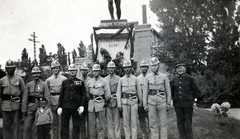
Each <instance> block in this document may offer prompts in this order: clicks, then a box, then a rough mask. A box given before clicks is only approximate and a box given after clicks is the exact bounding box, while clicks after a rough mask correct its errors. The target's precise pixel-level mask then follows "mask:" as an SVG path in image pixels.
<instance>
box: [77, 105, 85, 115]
mask: <svg viewBox="0 0 240 139" xmlns="http://www.w3.org/2000/svg"><path fill="white" fill-rule="evenodd" d="M77 111H78V114H79V115H81V114H82V113H83V111H84V107H83V106H80V107H79V108H78V110H77Z"/></svg>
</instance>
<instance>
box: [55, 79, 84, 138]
mask: <svg viewBox="0 0 240 139" xmlns="http://www.w3.org/2000/svg"><path fill="white" fill-rule="evenodd" d="M85 94H86V90H85V85H84V82H83V81H82V80H80V79H78V78H73V79H70V78H69V79H66V80H64V81H63V83H62V86H61V91H60V97H59V106H58V107H59V108H62V109H63V110H62V117H61V139H68V138H69V121H70V118H71V116H72V120H73V121H72V123H73V133H72V138H73V139H79V134H80V125H81V119H80V116H79V114H78V108H79V107H80V106H84V103H85Z"/></svg>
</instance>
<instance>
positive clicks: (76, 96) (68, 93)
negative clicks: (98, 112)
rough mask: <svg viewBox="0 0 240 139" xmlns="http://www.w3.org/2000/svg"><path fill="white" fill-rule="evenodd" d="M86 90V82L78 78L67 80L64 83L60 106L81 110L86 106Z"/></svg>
mask: <svg viewBox="0 0 240 139" xmlns="http://www.w3.org/2000/svg"><path fill="white" fill-rule="evenodd" d="M85 95H86V89H85V85H84V82H83V81H82V80H80V79H78V78H76V77H75V78H74V79H71V78H69V79H66V80H64V81H63V82H62V86H61V91H60V97H59V105H58V107H61V108H73V109H74V108H79V107H80V106H84V103H85V99H86V98H85V97H86V96H85Z"/></svg>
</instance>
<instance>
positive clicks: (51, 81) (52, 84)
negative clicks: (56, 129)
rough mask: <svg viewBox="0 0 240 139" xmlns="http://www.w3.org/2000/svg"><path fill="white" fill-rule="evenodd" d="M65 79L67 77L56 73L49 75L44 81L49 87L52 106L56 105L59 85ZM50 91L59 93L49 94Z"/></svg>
mask: <svg viewBox="0 0 240 139" xmlns="http://www.w3.org/2000/svg"><path fill="white" fill-rule="evenodd" d="M66 79H67V78H66V77H65V76H62V75H60V74H58V75H57V76H56V75H52V76H51V77H49V78H47V80H46V83H47V86H48V87H49V92H50V104H51V105H54V106H56V105H58V100H59V95H60V90H61V85H62V82H63V81H64V80H66ZM51 93H59V95H51Z"/></svg>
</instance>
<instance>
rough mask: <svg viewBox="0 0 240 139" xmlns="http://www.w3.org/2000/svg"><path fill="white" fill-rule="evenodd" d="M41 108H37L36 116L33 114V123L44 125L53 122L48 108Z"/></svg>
mask: <svg viewBox="0 0 240 139" xmlns="http://www.w3.org/2000/svg"><path fill="white" fill-rule="evenodd" d="M40 109H41V108H38V109H37V112H36V116H35V124H36V126H38V125H45V124H51V123H52V122H53V115H52V111H51V109H50V108H48V107H46V108H45V109H44V110H43V112H41V110H40Z"/></svg>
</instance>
